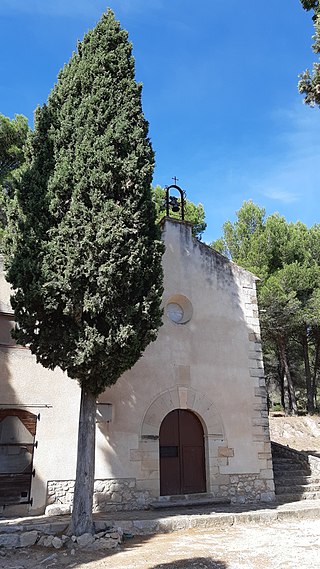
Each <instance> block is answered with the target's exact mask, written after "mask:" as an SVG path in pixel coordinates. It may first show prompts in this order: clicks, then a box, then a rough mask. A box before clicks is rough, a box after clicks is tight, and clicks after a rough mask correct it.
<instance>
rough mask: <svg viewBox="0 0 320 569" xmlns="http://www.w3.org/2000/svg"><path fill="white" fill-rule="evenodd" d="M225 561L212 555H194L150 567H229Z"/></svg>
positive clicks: (174, 568)
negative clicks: (212, 557)
mask: <svg viewBox="0 0 320 569" xmlns="http://www.w3.org/2000/svg"><path fill="white" fill-rule="evenodd" d="M227 567H228V566H227V565H226V563H224V561H219V560H217V559H211V558H210V557H193V558H192V559H179V560H177V561H172V562H170V563H160V565H153V566H152V567H150V569H191V568H192V569H227Z"/></svg>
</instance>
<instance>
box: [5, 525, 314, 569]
mask: <svg viewBox="0 0 320 569" xmlns="http://www.w3.org/2000/svg"><path fill="white" fill-rule="evenodd" d="M49 567H52V568H57V569H66V568H70V569H71V568H74V569H191V568H192V569H277V568H281V569H316V568H318V567H320V520H313V521H311V520H302V521H297V522H281V523H280V522H275V523H274V524H273V525H271V526H264V525H253V524H250V525H241V526H233V527H230V528H225V529H221V530H212V529H210V530H199V529H198V530H189V531H185V532H175V533H171V534H162V535H155V536H149V537H147V538H134V539H131V540H127V541H126V542H125V543H124V544H123V545H122V546H120V547H119V549H117V550H116V551H114V552H110V553H102V552H96V553H93V552H91V553H90V552H88V551H81V550H78V551H76V553H75V554H74V555H71V552H70V551H68V552H66V551H63V550H58V551H54V550H52V549H45V548H40V547H33V548H29V549H25V550H20V551H19V550H16V551H12V550H11V551H8V550H7V552H4V551H2V552H1V553H0V568H1V569H31V568H32V569H42V568H43V569H46V568H49Z"/></svg>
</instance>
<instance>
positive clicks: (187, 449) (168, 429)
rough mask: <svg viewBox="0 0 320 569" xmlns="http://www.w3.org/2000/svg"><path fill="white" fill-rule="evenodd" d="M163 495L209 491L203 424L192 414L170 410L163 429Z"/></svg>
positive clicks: (161, 453) (162, 425)
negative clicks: (207, 489)
mask: <svg viewBox="0 0 320 569" xmlns="http://www.w3.org/2000/svg"><path fill="white" fill-rule="evenodd" d="M159 438H160V494H161V496H171V495H176V494H196V493H200V492H205V491H206V482H205V459H204V436H203V428H202V425H201V423H200V421H199V419H198V417H196V415H194V414H193V413H191V411H187V410H185V409H176V410H175V411H171V413H169V414H168V415H167V416H166V417H165V418H164V420H163V421H162V424H161V427H160V437H159Z"/></svg>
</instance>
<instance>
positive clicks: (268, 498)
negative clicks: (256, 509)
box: [260, 492, 275, 502]
mask: <svg viewBox="0 0 320 569" xmlns="http://www.w3.org/2000/svg"><path fill="white" fill-rule="evenodd" d="M260 500H261V502H274V501H275V495H274V492H262V493H261V496H260Z"/></svg>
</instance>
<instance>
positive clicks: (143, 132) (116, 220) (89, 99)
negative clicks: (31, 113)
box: [9, 10, 163, 535]
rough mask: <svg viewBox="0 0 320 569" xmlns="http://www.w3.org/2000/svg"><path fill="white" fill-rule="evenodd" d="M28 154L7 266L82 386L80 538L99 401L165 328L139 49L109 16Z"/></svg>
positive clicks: (49, 356)
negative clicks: (136, 51)
mask: <svg viewBox="0 0 320 569" xmlns="http://www.w3.org/2000/svg"><path fill="white" fill-rule="evenodd" d="M41 129H42V130H41ZM41 137H42V138H41ZM40 139H41V141H42V144H40V145H39V141H40ZM30 147H31V151H30V158H29V166H28V169H27V172H26V175H25V177H24V180H23V181H22V184H21V188H20V190H19V193H18V205H19V233H18V236H15V239H14V240H13V239H12V240H11V241H12V242H11V257H10V258H9V280H10V281H11V283H12V285H13V287H14V289H15V295H14V298H13V306H14V309H15V314H16V317H17V322H18V328H17V330H16V332H15V335H16V338H17V340H18V341H19V342H20V343H21V344H28V345H29V347H30V349H31V351H32V352H33V353H34V354H35V355H36V357H37V361H39V362H41V364H42V365H44V366H45V367H48V368H51V369H54V368H55V367H56V366H59V367H60V368H61V369H63V370H65V371H66V372H67V373H68V375H69V377H71V378H74V379H76V380H78V382H79V385H80V387H81V403H80V419H79V435H78V461H77V473H76V487H75V497H74V507H73V515H72V521H71V527H70V532H72V533H75V534H77V535H80V534H81V533H84V532H87V531H92V500H93V483H94V446H95V411H96V398H97V396H98V395H99V394H100V393H101V392H103V391H104V389H105V388H106V387H108V386H111V385H112V384H114V383H115V382H116V381H117V379H118V378H119V376H120V375H121V374H122V373H123V372H124V371H125V370H127V369H129V368H130V367H132V366H133V365H134V363H135V362H136V361H137V360H138V359H139V357H140V355H141V353H142V351H143V350H144V349H145V347H146V346H147V345H148V344H149V342H151V341H152V340H154V339H155V338H156V335H157V330H158V328H159V326H160V325H161V309H160V301H161V294H162V269H161V255H162V252H163V248H162V244H161V241H160V236H159V233H158V228H157V227H156V224H155V211H154V206H153V203H152V199H151V181H152V174H153V167H154V154H153V150H152V147H151V144H150V141H149V139H148V124H147V122H146V120H145V118H144V116H143V114H142V108H141V85H140V84H137V83H136V82H135V77H134V60H133V57H132V47H131V44H130V43H129V41H128V34H127V32H126V31H124V30H122V29H121V28H120V25H119V22H117V21H116V20H115V18H114V14H113V13H112V12H111V11H110V10H109V11H108V12H107V13H106V14H104V15H103V16H102V18H101V20H100V21H99V22H98V24H97V26H96V28H95V29H93V30H91V31H89V32H88V33H87V34H86V36H85V37H84V39H83V41H82V42H81V43H79V44H78V49H77V52H76V53H74V54H73V56H72V58H71V59H70V61H69V63H68V64H66V65H65V67H64V68H63V69H62V70H61V72H60V74H59V77H58V82H57V84H56V85H55V87H54V89H53V90H52V92H51V94H50V96H49V99H48V104H47V106H45V107H43V108H42V109H39V110H38V120H37V122H36V125H35V131H34V134H33V136H32V140H31V142H30ZM13 233H15V231H14V230H12V234H13ZM13 241H14V243H13Z"/></svg>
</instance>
